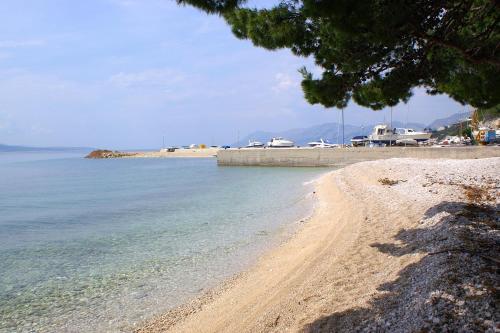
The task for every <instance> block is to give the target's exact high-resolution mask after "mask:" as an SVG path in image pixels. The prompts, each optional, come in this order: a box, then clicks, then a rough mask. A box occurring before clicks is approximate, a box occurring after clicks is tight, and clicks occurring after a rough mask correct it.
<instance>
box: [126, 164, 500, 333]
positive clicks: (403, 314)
mask: <svg viewBox="0 0 500 333" xmlns="http://www.w3.org/2000/svg"><path fill="white" fill-rule="evenodd" d="M499 175H500V158H487V159H473V160H444V159H443V160H419V159H388V160H379V161H370V162H361V163H357V164H353V165H349V166H347V167H345V168H343V169H339V170H336V171H332V172H330V173H328V174H326V175H324V176H323V177H322V178H320V179H319V180H318V181H317V186H316V190H315V195H316V196H317V203H316V207H315V211H314V213H313V215H312V217H311V218H310V219H308V220H307V221H306V222H304V223H303V226H302V227H301V228H300V229H299V230H298V231H297V232H296V233H295V234H294V235H293V236H292V237H291V238H290V239H289V240H288V241H286V242H285V243H283V244H282V245H280V246H278V247H276V248H274V249H273V250H271V251H269V252H268V253H267V254H265V255H263V256H262V257H261V258H260V259H259V260H258V262H257V263H256V264H255V265H254V266H252V267H251V268H249V269H247V270H246V271H244V272H242V273H240V274H239V275H237V276H235V277H233V278H232V279H229V280H227V281H226V283H224V284H222V285H220V286H219V287H217V288H214V289H212V290H210V291H209V292H207V293H205V294H203V295H202V296H200V297H198V298H196V299H194V300H192V301H191V302H189V303H186V304H184V305H183V306H181V307H177V308H175V309H173V310H171V311H169V312H167V313H165V314H162V315H160V316H156V317H154V318H153V319H151V320H149V321H147V322H145V323H144V324H143V325H142V327H140V328H139V329H137V331H136V332H141V333H145V332H284V331H288V332H381V331H391V332H409V331H412V332H415V331H420V332H430V331H439V332H470V331H482V332H496V331H497V330H498V325H499V320H500V318H499V311H498V309H497V308H496V304H497V303H496V299H497V298H495V297H497V295H498V273H497V272H498V268H499V267H498V265H499V261H498V253H499V250H500V248H499V244H500V233H499V231H498V230H499V214H498V213H499V212H498V211H499V208H498V204H499V203H500V196H499V192H500V190H499V188H500V176H499Z"/></svg>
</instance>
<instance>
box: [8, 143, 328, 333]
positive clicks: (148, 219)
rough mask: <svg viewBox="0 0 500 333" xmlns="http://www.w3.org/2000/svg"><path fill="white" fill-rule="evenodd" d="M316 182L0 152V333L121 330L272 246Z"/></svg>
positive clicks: (306, 176)
mask: <svg viewBox="0 0 500 333" xmlns="http://www.w3.org/2000/svg"><path fill="white" fill-rule="evenodd" d="M324 172H325V170H324V169H308V168H240V167H218V166H217V164H216V161H215V160H214V159H110V160H86V159H83V158H82V153H81V152H77V153H68V152H65V153H41V152H32V153H0V332H88V331H97V332H119V331H131V330H132V329H133V327H134V325H137V324H138V323H140V322H141V321H143V320H144V319H147V318H149V317H151V316H152V315H154V314H157V313H160V312H164V311H166V310H168V309H169V308H171V307H173V306H175V305H178V304H179V303H181V302H184V301H186V300H188V299H189V298H192V297H194V296H196V295H198V294H199V293H200V292H201V291H202V290H204V289H206V288H210V287H213V286H214V285H216V284H217V283H218V282H220V281H222V280H223V279H224V278H227V277H229V276H230V275H232V274H234V273H235V272H237V271H238V270H241V269H242V268H244V267H246V266H247V265H248V264H249V263H251V262H252V260H254V259H255V257H256V256H257V255H258V254H259V253H261V252H262V251H263V250H264V249H266V248H267V247H269V246H270V245H272V244H276V242H278V241H279V240H280V239H282V238H283V237H284V235H286V234H287V232H290V231H291V230H292V229H293V226H296V225H297V223H296V222H297V221H298V220H299V219H301V218H303V217H305V216H306V215H308V214H309V213H310V210H311V207H312V201H313V198H312V195H311V193H312V191H313V188H312V186H313V185H312V184H310V182H309V181H310V180H311V179H314V178H317V177H318V176H319V175H320V174H321V173H324Z"/></svg>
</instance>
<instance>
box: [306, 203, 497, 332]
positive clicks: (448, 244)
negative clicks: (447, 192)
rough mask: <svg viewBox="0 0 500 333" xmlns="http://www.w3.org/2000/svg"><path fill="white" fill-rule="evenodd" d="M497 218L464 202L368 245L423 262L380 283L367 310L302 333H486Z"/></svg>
mask: <svg viewBox="0 0 500 333" xmlns="http://www.w3.org/2000/svg"><path fill="white" fill-rule="evenodd" d="M443 212H446V213H448V214H443ZM498 213H499V206H498V205H496V206H494V205H477V204H466V203H463V202H442V203H440V204H438V205H436V206H434V207H432V208H430V209H428V210H427V211H426V213H425V218H426V219H432V218H435V219H439V220H438V222H437V223H434V224H433V225H432V226H430V227H420V228H414V229H406V230H405V229H403V230H401V231H400V232H399V233H398V234H397V235H396V236H395V242H394V243H385V244H381V243H374V244H371V245H370V246H372V247H374V248H377V249H378V250H379V251H380V252H383V253H386V254H388V255H390V256H394V257H400V256H405V255H409V254H416V253H420V254H426V256H424V257H423V258H422V259H421V260H419V261H418V262H416V263H414V264H410V265H408V266H407V267H406V268H404V269H403V270H401V271H400V272H399V273H398V277H397V279H396V280H394V281H392V282H388V283H384V284H381V285H380V286H379V287H378V288H377V290H378V291H379V292H380V293H379V294H378V295H377V296H375V297H374V298H373V299H371V300H370V301H369V303H368V306H367V307H358V308H352V309H349V310H346V311H343V312H335V313H332V314H330V315H328V316H323V317H321V318H318V319H317V320H315V321H314V322H312V323H310V324H308V325H306V326H305V327H303V329H302V332H304V333H306V332H307V333H312V332H386V331H390V332H437V331H439V332H446V331H449V332H454V331H476V332H478V331H480V332H483V331H487V330H488V329H490V330H491V331H492V332H493V331H494V330H495V328H494V325H495V322H498V320H499V319H500V318H499V317H500V316H499V311H498V309H497V308H496V304H499V300H500V295H499V291H498V286H499V284H498V282H499V280H500V279H499V276H500V275H499V269H500V267H499V261H498V253H500V237H499V229H500V228H499V227H500V221H499V220H500V219H499V214H498ZM440 215H443V217H439V216H440Z"/></svg>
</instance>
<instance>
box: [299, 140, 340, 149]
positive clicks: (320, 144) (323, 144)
mask: <svg viewBox="0 0 500 333" xmlns="http://www.w3.org/2000/svg"><path fill="white" fill-rule="evenodd" d="M307 145H308V146H309V147H313V148H335V147H338V146H339V145H336V144H333V143H330V142H328V140H323V139H319V141H313V142H309V143H308V144H307Z"/></svg>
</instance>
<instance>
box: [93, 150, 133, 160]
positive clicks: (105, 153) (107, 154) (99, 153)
mask: <svg viewBox="0 0 500 333" xmlns="http://www.w3.org/2000/svg"><path fill="white" fill-rule="evenodd" d="M136 155H137V153H125V152H120V151H116V150H115V151H112V150H105V149H98V150H94V151H93V152H91V153H90V154H88V155H87V156H85V158H121V157H132V156H136Z"/></svg>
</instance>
